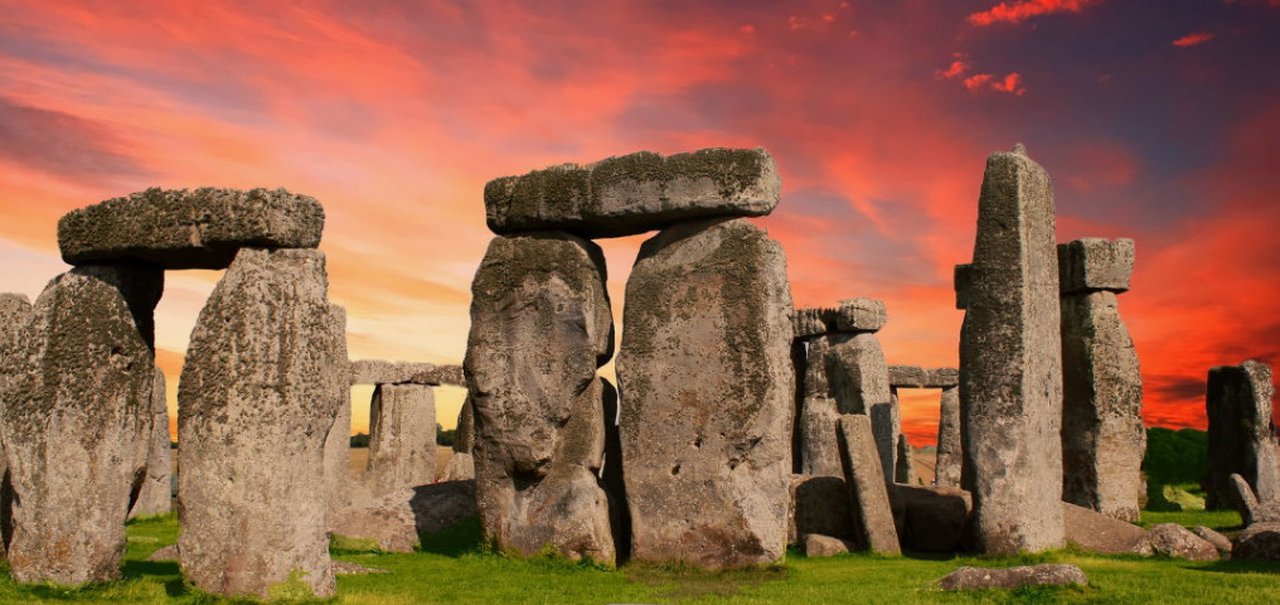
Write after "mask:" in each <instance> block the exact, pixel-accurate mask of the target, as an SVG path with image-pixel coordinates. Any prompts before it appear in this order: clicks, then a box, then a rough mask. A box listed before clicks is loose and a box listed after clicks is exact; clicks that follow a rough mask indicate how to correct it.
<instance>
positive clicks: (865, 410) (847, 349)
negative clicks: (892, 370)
mask: <svg viewBox="0 0 1280 605" xmlns="http://www.w3.org/2000/svg"><path fill="white" fill-rule="evenodd" d="M825 358H826V361H827V363H826V366H827V380H828V381H829V382H830V385H831V392H832V396H833V397H834V398H835V400H836V404H837V406H838V408H839V411H840V413H841V414H865V415H867V416H869V417H870V418H871V428H872V430H873V431H874V433H875V437H876V449H877V451H878V453H879V460H880V461H881V463H882V464H883V468H882V469H881V473H883V475H884V476H885V477H887V478H889V479H892V478H893V477H894V461H895V460H897V453H898V435H899V434H900V433H901V432H902V418H901V414H900V413H899V411H898V406H897V402H896V401H895V400H894V398H893V393H892V389H890V388H889V366H888V365H886V364H885V362H884V349H883V348H881V346H880V340H879V339H878V338H876V335H875V334H871V333H862V334H855V335H853V336H851V337H848V338H845V339H841V340H839V341H833V343H832V345H831V348H830V349H829V350H828V351H827V353H826V356H825Z"/></svg>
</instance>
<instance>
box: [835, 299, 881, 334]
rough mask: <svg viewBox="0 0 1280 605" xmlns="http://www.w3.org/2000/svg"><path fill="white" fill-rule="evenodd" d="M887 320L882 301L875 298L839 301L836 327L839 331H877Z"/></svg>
mask: <svg viewBox="0 0 1280 605" xmlns="http://www.w3.org/2000/svg"><path fill="white" fill-rule="evenodd" d="M888 320H889V313H888V312H887V311H886V310H885V306H884V301H883V300H880V299H877V298H848V299H845V300H842V301H840V308H839V309H838V310H837V315H836V328H837V329H839V330H840V331H841V332H853V333H857V332H879V331H880V329H881V328H883V327H884V324H885V322H887V321H888Z"/></svg>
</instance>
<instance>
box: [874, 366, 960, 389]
mask: <svg viewBox="0 0 1280 605" xmlns="http://www.w3.org/2000/svg"><path fill="white" fill-rule="evenodd" d="M959 385H960V370H957V369H955V368H922V367H920V366H889V386H891V387H895V388H904V389H950V388H954V387H957V386H959Z"/></svg>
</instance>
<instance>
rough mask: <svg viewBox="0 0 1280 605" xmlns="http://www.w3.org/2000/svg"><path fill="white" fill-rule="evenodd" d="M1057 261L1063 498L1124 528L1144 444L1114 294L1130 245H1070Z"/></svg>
mask: <svg viewBox="0 0 1280 605" xmlns="http://www.w3.org/2000/svg"><path fill="white" fill-rule="evenodd" d="M1100 258H1101V259H1107V260H1111V261H1113V262H1103V261H1102V260H1100ZM1058 261H1059V272H1060V274H1061V284H1062V299H1061V305H1062V308H1061V313H1062V384H1063V387H1062V390H1063V393H1062V395H1063V402H1062V406H1063V409H1062V498H1063V500H1066V501H1067V502H1073V503H1075V504H1078V505H1080V506H1084V507H1087V508H1092V509H1094V510H1096V511H1098V512H1101V513H1103V514H1106V515H1109V516H1112V517H1115V518H1117V519H1120V520H1122V521H1137V520H1138V493H1139V492H1140V491H1142V490H1141V486H1140V483H1141V475H1142V468H1141V467H1142V457H1143V454H1144V453H1145V452H1146V444H1147V431H1146V429H1145V428H1144V427H1143V425H1142V376H1141V375H1140V374H1139V372H1138V354H1137V352H1135V351H1134V348H1133V339H1131V338H1130V337H1129V330H1128V328H1126V327H1125V325H1124V320H1122V319H1121V318H1120V311H1119V309H1118V307H1117V306H1116V294H1115V291H1116V290H1119V289H1120V288H1121V287H1122V286H1123V287H1125V288H1127V287H1128V284H1129V274H1130V273H1131V272H1132V269H1133V240H1127V239H1121V240H1116V241H1114V242H1111V241H1108V240H1102V239H1097V238H1087V239H1083V240H1076V241H1074V242H1071V243H1069V244H1062V245H1060V246H1058ZM1102 288H1110V290H1107V289H1102Z"/></svg>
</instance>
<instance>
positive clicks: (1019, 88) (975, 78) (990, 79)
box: [943, 64, 1027, 97]
mask: <svg viewBox="0 0 1280 605" xmlns="http://www.w3.org/2000/svg"><path fill="white" fill-rule="evenodd" d="M953 65H954V64H953ZM948 71H950V70H948ZM943 73H944V74H945V73H946V72H943ZM948 77H949V76H948ZM964 87H965V88H966V89H968V90H969V91H970V92H977V91H979V90H994V91H996V92H1004V93H1009V94H1012V95H1017V96H1019V97H1020V96H1022V95H1024V94H1026V92H1027V88H1026V87H1025V86H1023V85H1022V75H1021V74H1019V73H1018V72H1016V71H1015V72H1012V73H1009V74H1006V75H1005V77H1004V78H1001V79H996V77H995V76H993V75H991V74H973V75H972V76H969V77H967V78H965V79H964Z"/></svg>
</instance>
